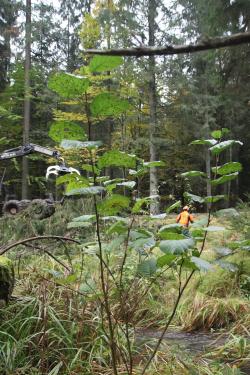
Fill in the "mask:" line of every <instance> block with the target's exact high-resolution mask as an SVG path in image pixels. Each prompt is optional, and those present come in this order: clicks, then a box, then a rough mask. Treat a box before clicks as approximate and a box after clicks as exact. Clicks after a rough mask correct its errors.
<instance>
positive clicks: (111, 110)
mask: <svg viewBox="0 0 250 375" xmlns="http://www.w3.org/2000/svg"><path fill="white" fill-rule="evenodd" d="M129 108H130V104H129V102H128V101H127V100H125V99H120V98H118V97H117V96H115V95H112V94H110V93H109V92H104V93H102V94H99V95H97V96H96V97H95V98H94V99H93V101H92V103H91V105H90V110H91V113H92V115H93V116H119V115H120V114H122V113H124V112H126V111H127V110H128V109H129Z"/></svg>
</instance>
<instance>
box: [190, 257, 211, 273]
mask: <svg viewBox="0 0 250 375" xmlns="http://www.w3.org/2000/svg"><path fill="white" fill-rule="evenodd" d="M191 261H192V262H193V263H194V264H195V265H196V266H197V267H198V269H199V270H200V271H205V272H207V271H210V270H212V269H213V266H212V264H211V263H209V262H207V261H206V260H204V259H201V258H199V257H194V256H193V257H191Z"/></svg>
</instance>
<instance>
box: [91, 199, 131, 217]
mask: <svg viewBox="0 0 250 375" xmlns="http://www.w3.org/2000/svg"><path fill="white" fill-rule="evenodd" d="M129 204H130V199H129V198H128V197H125V196H124V195H120V194H113V195H111V196H110V197H108V198H106V199H104V200H103V201H101V202H100V203H98V209H99V212H100V213H101V214H103V215H116V214H117V213H119V212H121V211H122V210H124V209H125V208H128V207H129Z"/></svg>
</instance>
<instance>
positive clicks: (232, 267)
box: [214, 259, 238, 272]
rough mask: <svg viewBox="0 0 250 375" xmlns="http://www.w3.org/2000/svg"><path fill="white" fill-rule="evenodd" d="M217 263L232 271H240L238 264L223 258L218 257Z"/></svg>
mask: <svg viewBox="0 0 250 375" xmlns="http://www.w3.org/2000/svg"><path fill="white" fill-rule="evenodd" d="M214 263H215V264H217V265H218V266H220V267H221V268H223V269H225V270H227V271H230V272H236V271H238V266H237V264H234V263H230V262H224V261H223V260H220V259H217V260H215V261H214Z"/></svg>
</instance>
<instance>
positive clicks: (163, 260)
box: [157, 254, 176, 268]
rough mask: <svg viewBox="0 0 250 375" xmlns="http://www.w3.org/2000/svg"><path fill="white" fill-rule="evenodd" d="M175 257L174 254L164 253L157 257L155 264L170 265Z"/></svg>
mask: <svg viewBox="0 0 250 375" xmlns="http://www.w3.org/2000/svg"><path fill="white" fill-rule="evenodd" d="M175 259H176V256H175V255H174V254H165V255H163V256H161V257H159V258H158V259H157V266H158V267H160V268H162V267H164V266H167V265H170V264H171V263H173V261H174V260H175Z"/></svg>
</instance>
